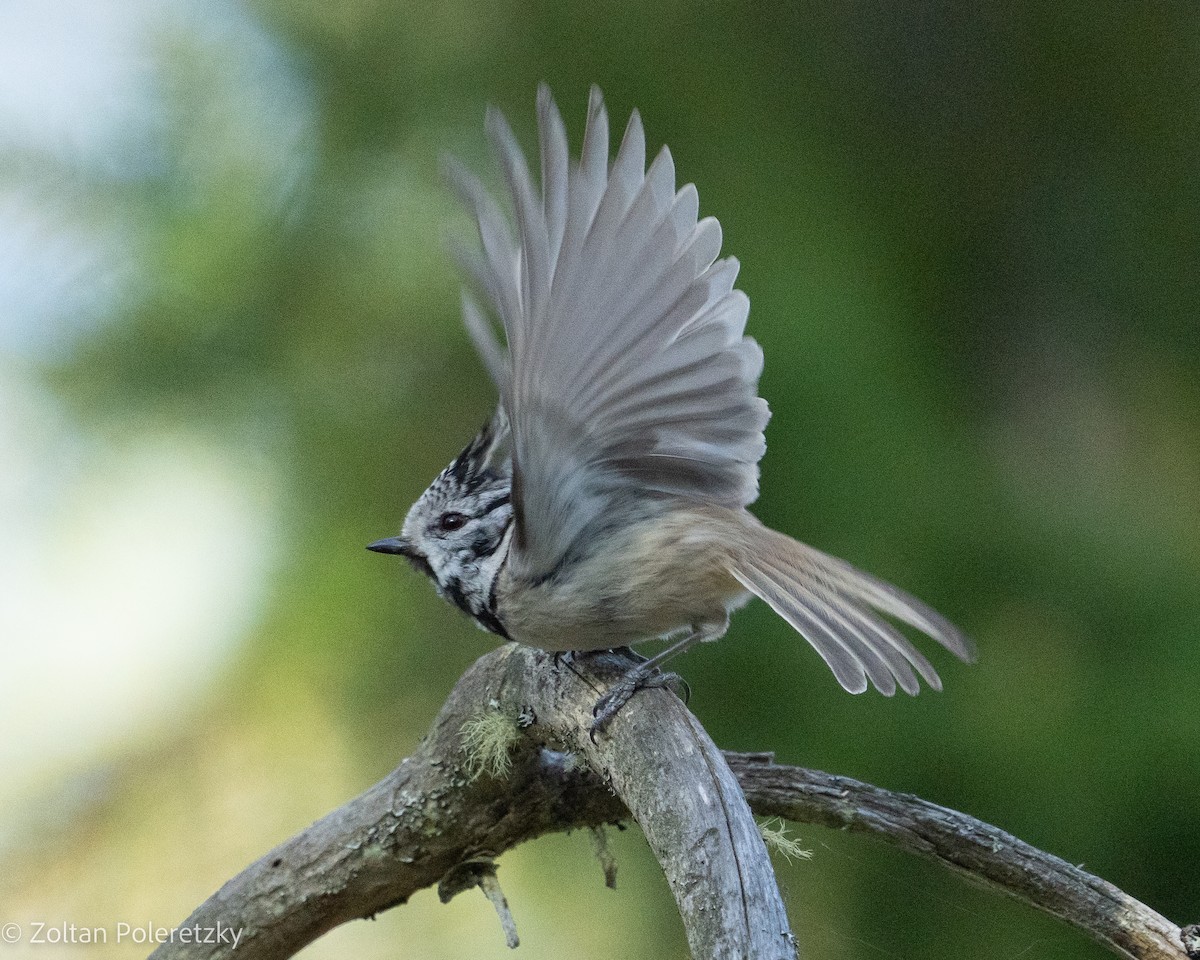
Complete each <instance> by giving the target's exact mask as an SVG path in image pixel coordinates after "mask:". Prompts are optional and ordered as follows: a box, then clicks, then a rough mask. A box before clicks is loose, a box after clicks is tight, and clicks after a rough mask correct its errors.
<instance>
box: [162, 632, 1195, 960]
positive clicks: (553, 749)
mask: <svg viewBox="0 0 1200 960" xmlns="http://www.w3.org/2000/svg"><path fill="white" fill-rule="evenodd" d="M626 665H627V664H626V662H625V661H623V660H622V659H621V658H619V657H610V658H603V657H601V658H588V659H587V660H582V661H575V662H573V663H571V664H570V665H566V664H557V663H554V662H552V658H551V657H550V656H549V655H548V654H544V653H541V652H540V651H536V650H532V649H529V648H524V647H517V646H512V645H510V646H507V647H502V648H501V649H499V650H496V651H493V652H492V653H490V654H488V655H486V656H485V657H483V658H481V659H480V660H479V662H477V663H476V664H475V665H474V666H473V667H472V668H471V669H470V670H469V671H468V672H467V673H466V674H465V675H464V676H463V677H462V679H461V680H460V681H459V682H458V684H457V685H456V687H455V689H454V691H453V692H452V693H451V695H450V698H449V699H448V700H447V702H446V704H445V705H444V706H443V708H442V710H441V712H440V713H439V715H438V718H437V720H436V721H435V722H434V725H433V727H432V729H431V730H430V732H429V734H428V736H427V737H426V738H425V740H424V741H423V742H422V744H421V746H420V748H419V749H418V750H417V752H416V753H415V754H414V755H413V756H411V757H409V758H408V759H407V760H405V761H404V762H403V763H402V764H401V765H400V767H399V768H397V769H396V770H395V771H394V772H393V773H392V774H390V775H389V776H388V777H387V778H386V779H384V780H383V781H382V782H380V783H378V784H376V785H375V786H374V787H372V788H371V789H369V790H368V791H367V792H366V793H364V794H362V795H361V796H359V797H357V798H356V799H354V800H352V801H350V802H349V803H347V804H346V805H344V806H343V807H341V808H339V809H338V810H336V811H334V812H333V813H331V814H329V815H328V816H327V817H325V818H323V819H322V820H319V821H317V822H316V823H315V824H313V825H312V826H310V827H309V828H308V829H307V830H304V831H303V832H301V833H300V834H298V835H297V836H295V837H293V838H292V839H291V840H288V841H286V842H285V843H283V844H281V845H280V846H279V847H277V848H276V849H275V850H273V851H272V852H271V853H269V854H267V855H266V856H265V857H263V858H262V859H260V860H259V861H257V862H256V863H254V864H252V865H250V866H249V867H247V868H246V870H244V871H243V872H242V873H241V874H239V875H238V876H237V877H235V878H234V879H233V880H231V881H230V882H229V883H227V884H226V885H225V886H224V887H222V888H221V890H219V891H218V892H217V893H216V894H214V895H213V896H212V897H211V898H210V899H209V900H207V901H206V902H205V903H204V904H203V905H201V906H200V907H199V908H198V909H197V910H196V911H195V912H194V913H193V914H192V915H191V916H190V917H189V918H188V919H187V920H186V921H185V922H184V924H181V927H180V929H184V928H189V929H190V928H194V927H197V926H198V927H200V928H202V929H204V928H207V929H213V928H216V927H217V926H218V924H220V925H221V926H223V927H224V928H226V929H233V930H238V931H240V932H241V939H240V941H239V945H238V950H237V955H238V956H239V957H247V958H250V960H258V958H262V960H277V958H284V957H289V956H291V955H292V954H294V953H295V952H297V951H298V950H299V949H300V948H301V947H303V946H304V945H305V944H307V943H309V942H311V941H312V940H314V939H316V938H317V937H318V936H320V935H321V934H322V933H324V932H325V931H327V930H329V929H331V928H333V927H335V926H337V925H338V924H341V923H344V922H346V921H347V920H351V919H354V918H357V917H363V916H370V915H372V914H374V913H377V912H379V911H381V910H384V909H386V908H388V907H390V906H394V905H396V904H399V903H403V902H404V901H405V900H406V899H407V898H408V897H409V896H411V895H412V894H413V893H415V892H416V891H418V890H420V889H422V888H424V887H428V886H432V885H434V884H438V885H439V890H440V892H441V893H442V895H443V897H445V898H448V897H449V896H452V895H453V894H454V893H456V892H458V891H460V890H463V889H467V888H469V887H471V886H474V885H480V886H483V888H484V889H485V892H488V894H489V898H490V899H492V901H493V903H495V904H496V905H497V909H498V910H501V915H502V917H503V916H504V910H506V907H504V906H503V897H502V895H501V894H500V893H499V888H498V886H496V883H495V869H494V863H493V859H494V857H496V856H498V855H499V854H500V853H502V852H503V851H505V850H507V849H509V848H511V847H513V846H515V845H517V844H519V843H521V842H523V841H525V840H530V839H533V838H535V837H538V836H541V835H543V834H545V833H550V832H555V831H561V830H567V829H572V828H578V827H597V826H600V825H603V824H606V823H612V822H615V821H618V820H623V819H628V818H630V817H631V816H632V818H633V819H635V820H636V821H637V822H638V823H639V824H640V825H641V826H642V829H643V830H644V832H645V833H646V836H647V839H648V840H649V842H650V845H651V847H652V849H653V850H654V852H655V854H656V856H658V857H659V860H660V862H661V863H662V865H663V869H664V872H665V873H666V876H667V879H668V882H669V883H670V885H671V888H672V891H673V892H674V894H675V897H676V900H677V903H678V905H679V908H680V914H681V916H682V917H683V921H684V928H685V931H686V933H687V936H688V942H689V945H690V947H691V950H692V954H693V956H695V957H697V958H707V957H753V958H755V960H758V958H764V960H773V958H776V957H780V958H787V957H793V956H794V955H795V954H794V946H793V945H792V942H791V934H790V933H789V932H788V926H787V921H786V917H785V916H784V913H783V907H782V903H781V901H780V898H779V895H778V891H777V889H776V886H775V882H774V876H773V874H772V872H771V870H770V866H769V863H768V861H767V858H766V852H765V848H764V846H763V844H762V841H761V840H760V839H759V837H758V834H757V832H756V831H755V828H754V824H753V821H752V820H751V819H750V814H749V810H748V809H747V806H746V799H748V800H749V802H750V806H752V807H753V808H754V810H755V811H756V812H758V813H760V814H764V815H778V816H783V817H786V818H788V819H791V820H796V821H799V822H804V823H817V824H822V825H825V826H830V827H836V828H839V829H849V830H854V831H861V832H866V833H872V834H875V835H878V836H881V837H883V838H885V839H887V840H888V841H889V842H891V843H893V844H895V845H897V846H899V847H900V848H902V849H905V850H908V851H910V852H913V853H917V854H919V855H921V856H924V857H926V858H929V859H933V860H935V861H938V862H940V863H943V864H946V865H948V866H950V867H952V868H953V869H955V870H957V871H960V872H963V873H965V874H968V875H970V876H973V877H975V878H978V879H981V880H983V881H985V882H986V883H988V884H990V885H992V886H994V887H995V888H997V889H999V890H1001V891H1003V892H1005V893H1007V894H1009V895H1011V896H1014V897H1016V898H1018V899H1020V900H1023V901H1025V902H1027V903H1029V904H1031V905H1033V906H1035V907H1037V908H1038V909H1041V910H1044V911H1046V912H1048V913H1051V914H1052V915H1054V916H1057V917H1059V918H1061V919H1063V920H1065V921H1066V922H1068V923H1070V924H1072V925H1073V926H1076V927H1078V928H1079V929H1080V930H1083V931H1084V932H1085V933H1087V934H1088V935H1089V936H1092V937H1093V938H1095V939H1096V940H1098V941H1100V942H1101V943H1104V944H1105V945H1107V946H1109V947H1110V948H1111V949H1113V950H1114V951H1115V952H1116V953H1118V954H1119V955H1121V956H1125V957H1131V958H1138V960H1186V958H1187V957H1188V956H1189V955H1188V954H1187V953H1185V951H1184V949H1183V944H1182V941H1181V940H1180V931H1179V929H1178V927H1176V926H1174V925H1173V924H1171V923H1170V922H1169V921H1167V920H1165V919H1164V918H1162V917H1161V916H1159V915H1158V914H1156V913H1154V912H1153V911H1152V910H1150V909H1149V908H1147V907H1145V906H1144V905H1142V904H1140V903H1138V901H1136V900H1134V899H1133V898H1131V897H1128V896H1127V895H1125V894H1124V893H1122V892H1121V891H1120V890H1118V889H1117V888H1115V887H1113V886H1112V885H1111V884H1108V883H1105V882H1104V881H1102V880H1099V879H1098V878H1096V877H1092V876H1090V875H1089V874H1087V873H1085V872H1084V871H1082V870H1079V869H1078V868H1076V867H1073V866H1071V865H1070V864H1068V863H1065V862H1064V861H1062V860H1059V859H1058V858H1057V857H1053V856H1051V855H1049V854H1046V853H1043V852H1041V851H1039V850H1036V849H1034V848H1033V847H1030V846H1029V845H1028V844H1025V843H1023V842H1021V841H1020V840H1017V839H1016V838H1015V837H1012V836H1010V835H1008V834H1006V833H1004V832H1003V831H1001V830H998V829H997V828H995V827H991V826H989V825H987V824H984V823H981V822H980V821H978V820H975V819H973V818H971V817H968V816H966V815H965V814H961V813H957V812H955V811H952V810H948V809H946V808H943V807H938V806H936V805H934V804H931V803H928V802H927V801H924V800H921V799H920V798H917V797H911V796H907V795H903V794H894V793H889V792H888V791H885V790H881V789H879V788H878V787H872V786H870V785H868V784H864V783H859V782H857V781H854V780H850V779H847V778H844V777H834V776H830V775H828V774H824V773H818V772H815V771H809V770H802V769H799V768H795V767H785V766H780V765H777V764H775V763H773V762H772V761H771V758H770V756H769V755H766V754H726V755H725V757H726V758H727V759H728V765H727V764H726V762H725V759H723V758H722V755H721V754H720V752H719V751H717V750H716V748H715V747H714V746H713V745H712V742H711V740H709V738H708V736H707V734H705V732H704V731H703V729H702V728H701V727H700V725H699V723H698V721H696V719H695V718H694V717H693V716H692V715H691V714H690V713H689V712H688V711H687V709H686V708H685V707H684V706H683V704H682V703H680V702H679V701H678V699H676V698H675V697H674V696H672V695H670V694H668V693H667V692H666V691H662V690H647V691H644V692H641V693H639V694H638V695H637V696H636V697H634V698H633V700H631V701H630V702H629V704H628V705H627V706H626V707H625V708H624V709H623V710H622V712H621V713H620V714H619V715H618V716H617V718H616V719H615V720H614V721H613V723H612V725H611V726H610V727H609V729H608V731H607V732H606V733H605V734H604V735H603V736H601V737H599V738H598V742H597V743H592V742H591V740H590V739H589V738H588V736H587V732H586V731H587V729H588V724H589V722H590V719H591V707H592V704H593V703H594V702H595V700H596V698H597V697H598V695H599V694H600V693H601V692H602V691H603V689H604V687H605V685H606V684H607V683H608V682H609V681H611V679H612V678H613V677H614V676H615V675H616V674H617V673H619V672H620V671H621V670H622V669H624V668H625V666H626ZM489 711H494V712H496V713H497V714H499V715H501V716H503V717H507V718H510V719H511V720H512V722H513V725H514V726H513V733H514V736H513V741H514V743H513V745H512V757H511V759H512V768H511V770H510V772H509V773H508V775H507V776H504V777H492V776H487V775H484V776H479V777H477V778H475V779H472V778H471V776H470V774H469V773H468V770H469V769H471V763H470V762H469V760H470V759H477V758H468V756H467V755H466V754H465V752H464V748H463V743H462V739H463V733H462V731H463V725H464V723H467V722H468V721H472V720H475V719H477V718H478V717H479V716H480V714H482V713H486V712H489ZM518 723H519V725H520V726H521V727H522V728H523V729H522V730H521V731H520V734H519V735H517V734H516V732H515V727H516V726H517V725H518ZM501 727H503V725H501ZM731 768H732V773H731ZM734 774H736V778H737V780H736V781H735V780H734ZM739 783H740V785H741V789H739V787H738V784H739ZM743 790H744V792H745V799H743ZM507 932H508V935H509V940H510V942H512V941H513V940H514V939H515V933H514V932H512V931H507ZM225 949H226V948H225V947H222V946H221V945H209V944H200V943H191V942H182V941H181V940H177V941H174V942H169V943H166V944H163V945H162V946H160V947H159V949H158V950H156V951H155V952H154V954H153V955H152V957H154V958H157V960H165V958H172V960H175V958H188V960H193V958H202V957H203V958H208V957H216V956H220V955H223V951H224V950H225Z"/></svg>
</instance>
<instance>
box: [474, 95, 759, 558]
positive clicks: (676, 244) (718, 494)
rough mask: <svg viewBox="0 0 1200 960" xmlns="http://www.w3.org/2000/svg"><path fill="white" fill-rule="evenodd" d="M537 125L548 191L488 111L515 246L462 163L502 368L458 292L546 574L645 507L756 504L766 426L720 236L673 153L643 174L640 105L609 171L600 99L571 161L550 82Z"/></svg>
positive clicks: (522, 547)
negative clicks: (651, 500) (678, 182)
mask: <svg viewBox="0 0 1200 960" xmlns="http://www.w3.org/2000/svg"><path fill="white" fill-rule="evenodd" d="M538 119H539V129H540V141H541V190H540V191H538V190H536V189H535V187H534V184H533V181H532V179H531V177H530V173H529V168H528V166H527V164H526V161H525V157H524V155H523V154H522V152H521V150H520V148H519V147H518V146H517V143H516V140H515V138H514V137H513V134H512V131H511V130H510V128H509V126H508V123H507V122H506V121H505V119H504V117H503V116H502V115H501V114H500V113H499V112H498V111H496V110H490V111H489V112H488V117H487V130H488V135H489V137H490V139H491V142H492V146H493V148H494V150H495V152H496V154H497V157H498V158H499V160H500V163H501V165H502V166H503V169H504V176H505V180H506V183H507V186H508V193H509V197H508V199H509V200H510V201H511V206H512V210H513V212H514V214H515V219H516V226H517V231H516V233H515V235H514V233H513V231H512V230H511V228H510V226H509V223H508V220H507V219H506V217H505V215H504V213H503V212H502V211H501V208H500V207H499V206H498V205H497V204H496V203H495V201H494V200H493V199H492V198H491V197H489V196H488V194H487V193H486V191H485V190H484V189H483V188H482V187H481V185H480V184H479V182H478V181H477V180H476V179H475V178H474V177H472V176H471V175H470V174H469V173H467V172H466V171H464V170H462V169H461V168H458V167H453V168H452V169H451V178H452V180H453V181H454V182H455V184H456V186H457V187H458V189H459V190H460V192H461V193H462V195H463V197H464V199H465V200H466V201H467V203H468V204H469V206H470V207H471V210H472V212H473V213H474V215H475V218H476V220H477V222H478V225H479V233H480V237H481V240H482V255H466V256H465V257H464V262H465V264H466V266H467V269H468V271H469V273H470V274H471V275H472V276H473V279H474V280H475V283H476V285H477V286H478V288H479V289H480V291H481V292H482V294H483V295H484V297H485V298H486V300H487V301H488V304H489V305H490V307H491V308H492V310H493V311H494V312H495V313H496V315H498V316H499V318H500V319H501V320H502V321H503V324H504V330H505V334H506V337H507V340H508V356H507V358H506V356H505V352H504V349H503V348H502V347H501V346H500V344H499V342H498V341H497V339H496V337H495V334H494V332H492V329H491V327H490V326H489V324H488V321H487V320H486V318H485V316H484V314H483V312H482V311H481V310H480V309H479V307H478V306H477V305H476V304H475V303H474V301H473V300H471V299H470V298H469V297H465V298H464V318H465V320H466V322H467V326H468V329H469V330H470V331H471V335H472V338H473V340H474V341H475V343H476V346H477V348H478V349H479V351H480V353H481V355H482V356H483V358H484V360H485V363H486V364H487V366H488V368H489V371H491V373H492V376H493V378H494V379H495V380H496V381H497V385H498V386H499V388H500V390H501V393H502V402H503V404H504V407H505V410H506V411H507V413H508V417H509V421H510V423H511V426H512V440H513V487H514V509H515V513H516V517H517V553H516V554H515V556H518V557H519V560H520V562H521V563H522V564H523V566H524V570H525V572H526V573H528V574H529V575H531V576H535V577H537V576H545V575H549V574H550V573H551V572H552V571H553V570H554V569H555V567H556V566H557V565H558V564H559V563H560V562H561V561H562V559H563V558H564V557H565V556H567V555H568V554H570V553H571V552H572V549H573V547H575V546H576V545H577V544H578V542H579V540H580V538H581V537H583V536H585V535H586V533H587V531H588V530H589V529H591V528H593V527H594V525H595V524H597V523H608V522H613V518H614V517H617V518H619V517H620V516H621V512H620V511H621V509H622V508H625V509H628V505H629V504H630V503H631V502H632V503H636V499H635V498H636V497H637V496H640V495H644V494H646V493H650V494H667V495H675V496H681V497H686V498H689V499H692V500H697V501H701V502H707V503H717V504H722V505H726V506H744V505H745V504H748V503H750V502H751V501H753V500H754V499H755V498H756V497H757V495H758V461H759V459H760V458H761V457H762V454H763V451H764V449H765V443H764V440H763V435H762V430H763V427H764V426H765V425H766V422H767V419H768V417H769V413H768V411H767V405H766V403H765V401H763V400H762V399H760V398H759V397H758V396H757V389H758V387H757V385H758V377H759V374H760V372H761V370H762V351H761V350H760V348H759V346H758V344H757V343H755V342H754V341H753V340H751V339H750V338H748V337H746V336H744V335H743V333H744V330H745V326H746V316H747V314H748V312H749V307H750V304H749V300H748V299H747V298H746V296H745V294H743V293H742V292H741V291H740V290H735V289H733V284H734V280H735V278H736V276H737V270H738V264H737V261H736V260H734V259H733V258H726V259H722V260H718V259H717V255H718V253H719V252H720V247H721V228H720V225H719V224H718V223H717V221H716V220H715V219H713V218H711V217H706V218H705V219H703V220H698V219H697V212H698V205H699V204H698V199H697V195H696V189H695V187H693V186H692V185H691V184H688V185H687V186H684V187H683V188H682V189H680V190H678V191H677V190H676V188H675V168H674V164H673V162H672V160H671V154H670V152H669V151H668V150H667V149H666V148H665V147H664V148H663V149H662V150H661V151H660V152H659V154H658V156H657V157H656V158H655V160H654V162H653V163H652V164H651V165H650V168H649V169H648V170H647V169H646V139H645V134H644V132H643V130H642V122H641V118H640V117H639V116H638V114H637V112H636V111H635V112H634V113H633V115H632V116H631V117H630V119H629V124H628V126H627V127H626V130H625V136H624V139H623V140H622V142H621V145H620V148H619V150H618V151H617V156H616V159H615V160H614V161H613V162H612V165H611V167H610V165H609V144H608V117H607V114H606V112H605V109H604V101H603V99H602V97H601V95H600V91H599V90H598V89H596V88H594V87H593V88H592V91H591V98H590V102H589V104H588V119H587V130H586V133H585V134H584V139H583V149H582V156H581V159H580V160H579V162H578V163H573V162H572V161H571V160H570V158H569V154H568V147H567V137H566V130H565V128H564V126H563V121H562V117H561V116H560V114H559V112H558V109H557V107H556V106H555V104H554V101H553V99H552V98H551V96H550V92H549V90H548V89H547V88H546V87H545V85H543V86H542V87H541V88H540V89H539V91H538ZM506 360H507V362H506Z"/></svg>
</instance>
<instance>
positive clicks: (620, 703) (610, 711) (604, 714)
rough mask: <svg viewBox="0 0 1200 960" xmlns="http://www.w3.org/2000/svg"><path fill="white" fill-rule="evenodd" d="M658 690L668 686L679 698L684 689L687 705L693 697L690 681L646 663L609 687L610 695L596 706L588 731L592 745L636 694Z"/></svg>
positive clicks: (642, 663) (647, 661)
mask: <svg viewBox="0 0 1200 960" xmlns="http://www.w3.org/2000/svg"><path fill="white" fill-rule="evenodd" d="M654 687H665V688H666V689H668V690H670V691H671V692H672V693H674V694H675V695H676V696H681V694H680V690H681V689H682V690H683V694H682V697H681V698H682V699H684V702H686V701H687V699H688V698H690V697H691V693H692V691H691V688H690V687H689V686H688V685H687V681H686V680H684V679H683V678H682V677H681V676H679V674H677V673H663V672H662V671H661V670H659V669H658V668H657V667H656V666H655V665H654V664H653V663H651V662H650V661H649V660H644V661H642V662H641V663H639V664H637V665H636V666H634V667H631V668H630V669H629V670H628V671H627V672H626V673H625V675H624V676H623V677H621V679H620V680H618V681H617V682H616V683H614V684H613V685H612V686H611V687H609V689H608V692H607V693H605V694H604V696H602V697H601V698H600V699H599V700H597V701H596V705H595V706H594V707H592V726H591V729H590V730H589V731H588V734H589V736H590V737H591V738H592V742H593V743H594V742H595V740H596V734H598V733H603V732H604V729H605V728H606V727H607V726H608V725H609V724H610V723H611V722H612V720H613V717H615V716H616V715H617V714H618V713H620V712H621V708H622V707H624V706H625V704H627V703H628V702H629V699H630V698H631V697H632V696H633V695H634V694H635V693H637V692H638V691H639V690H645V689H648V688H654Z"/></svg>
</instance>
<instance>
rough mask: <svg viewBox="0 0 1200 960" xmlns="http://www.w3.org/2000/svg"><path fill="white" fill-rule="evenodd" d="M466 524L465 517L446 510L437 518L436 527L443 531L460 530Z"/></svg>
mask: <svg viewBox="0 0 1200 960" xmlns="http://www.w3.org/2000/svg"><path fill="white" fill-rule="evenodd" d="M466 522H467V518H466V516H464V515H463V514H461V513H458V512H457V511H454V510H448V511H447V512H445V513H443V514H442V515H441V516H440V517H438V526H439V527H441V528H442V529H443V530H460V529H462V527H463V525H464V524H465V523H466Z"/></svg>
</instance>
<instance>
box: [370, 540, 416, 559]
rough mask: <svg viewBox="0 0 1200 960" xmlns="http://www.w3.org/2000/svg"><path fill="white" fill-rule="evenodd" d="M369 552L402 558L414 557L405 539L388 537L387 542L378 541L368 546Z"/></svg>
mask: <svg viewBox="0 0 1200 960" xmlns="http://www.w3.org/2000/svg"><path fill="white" fill-rule="evenodd" d="M367 549H368V550H374V551H375V552H376V553H396V554H399V555H400V556H402V557H408V556H412V547H410V546H409V543H408V541H407V540H405V539H404V538H403V537H388V538H387V539H386V540H376V541H375V542H374V543H368V544H367Z"/></svg>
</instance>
